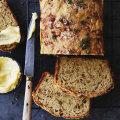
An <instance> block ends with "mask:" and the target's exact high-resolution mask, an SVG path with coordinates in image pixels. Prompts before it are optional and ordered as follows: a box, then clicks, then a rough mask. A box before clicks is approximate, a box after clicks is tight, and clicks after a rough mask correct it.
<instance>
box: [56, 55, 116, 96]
mask: <svg viewBox="0 0 120 120" xmlns="http://www.w3.org/2000/svg"><path fill="white" fill-rule="evenodd" d="M86 59H87V58H86ZM96 59H99V58H96ZM101 59H104V58H101ZM107 64H108V66H109V69H110V72H111V75H112V80H113V73H112V70H111V67H110V64H109V62H108V63H107ZM59 70H60V57H58V59H57V62H56V67H55V83H56V84H57V85H59V86H60V87H62V88H63V89H66V90H68V91H70V92H72V93H73V94H75V95H76V96H80V95H84V96H86V97H88V98H93V97H98V96H101V95H104V94H106V93H108V92H109V91H111V90H112V89H114V81H113V83H112V85H111V87H110V88H109V89H107V90H103V91H102V92H99V93H96V92H92V93H91V92H80V93H77V92H75V91H72V90H70V89H69V88H67V87H63V86H62V85H61V84H60V83H58V75H59ZM80 97H81V96H80Z"/></svg>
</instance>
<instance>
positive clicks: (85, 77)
mask: <svg viewBox="0 0 120 120" xmlns="http://www.w3.org/2000/svg"><path fill="white" fill-rule="evenodd" d="M55 82H56V84H58V85H59V86H61V87H63V88H64V89H67V90H69V91H71V92H73V93H74V94H76V95H78V96H80V95H84V96H87V97H90V98H92V97H97V96H100V95H102V94H105V93H107V92H108V91H110V90H111V89H112V88H113V87H114V82H113V79H112V74H111V68H110V67H109V63H108V61H107V60H104V59H97V58H85V57H59V58H58V61H57V64H56V73H55Z"/></svg>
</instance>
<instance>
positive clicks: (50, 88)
mask: <svg viewBox="0 0 120 120" xmlns="http://www.w3.org/2000/svg"><path fill="white" fill-rule="evenodd" d="M33 100H34V102H35V103H36V104H37V105H38V106H40V107H42V108H43V109H45V110H46V111H48V112H49V113H51V114H52V115H54V116H56V117H64V118H70V119H79V118H83V117H85V116H88V114H89V111H90V99H89V98H86V97H81V98H79V97H77V96H75V95H72V94H69V93H67V91H64V92H63V91H62V90H61V89H59V88H57V87H56V86H54V76H53V75H50V74H49V73H47V72H45V73H44V74H43V75H42V77H41V80H40V82H39V84H38V85H37V87H36V88H35V90H34V91H33Z"/></svg>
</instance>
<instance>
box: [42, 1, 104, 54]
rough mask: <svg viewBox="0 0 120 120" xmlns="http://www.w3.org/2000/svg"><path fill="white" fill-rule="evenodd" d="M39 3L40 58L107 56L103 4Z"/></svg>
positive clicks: (91, 2)
mask: <svg viewBox="0 0 120 120" xmlns="http://www.w3.org/2000/svg"><path fill="white" fill-rule="evenodd" d="M40 3H41V5H40V8H41V22H40V24H41V25H40V31H41V32H40V40H41V54H64V55H71V54H72V55H104V50H103V49H104V47H103V46H104V42H103V37H102V30H103V1H101V0H96V1H92V0H84V2H83V3H79V1H78V0H73V1H72V2H71V3H69V2H67V1H59V0H53V1H51V2H50V1H49V3H48V1H47V0H44V1H42V0H41V1H40ZM45 6H46V7H45ZM56 6H57V7H56ZM63 6H64V7H63ZM61 9H62V10H63V12H62V11H61Z"/></svg>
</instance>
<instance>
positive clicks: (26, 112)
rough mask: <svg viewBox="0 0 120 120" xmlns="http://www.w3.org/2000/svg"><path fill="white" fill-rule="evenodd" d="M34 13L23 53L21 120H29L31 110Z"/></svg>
mask: <svg viewBox="0 0 120 120" xmlns="http://www.w3.org/2000/svg"><path fill="white" fill-rule="evenodd" d="M35 15H36V13H33V16H32V19H31V21H30V24H29V28H28V34H27V42H26V53H25V68H24V75H26V89H25V98H24V108H23V118H22V120H31V111H32V110H31V109H32V80H33V77H34V58H35V33H34V31H35V20H36V19H37V17H36V16H35Z"/></svg>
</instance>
